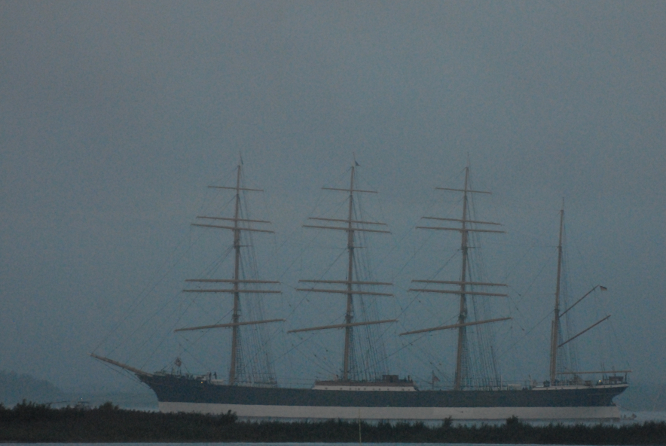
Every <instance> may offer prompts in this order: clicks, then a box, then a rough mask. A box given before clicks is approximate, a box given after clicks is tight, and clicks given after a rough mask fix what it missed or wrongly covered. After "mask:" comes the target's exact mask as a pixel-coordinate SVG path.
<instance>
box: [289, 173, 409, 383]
mask: <svg viewBox="0 0 666 446" xmlns="http://www.w3.org/2000/svg"><path fill="white" fill-rule="evenodd" d="M355 164H356V163H355ZM355 172H356V165H354V166H352V167H351V177H350V182H349V189H342V188H333V187H323V188H322V189H324V190H330V191H339V192H345V193H348V194H349V203H348V207H347V218H346V219H335V218H323V217H310V218H309V220H315V221H322V222H331V223H334V224H335V223H337V224H342V225H340V226H323V225H307V224H306V225H303V227H304V228H315V229H328V230H337V231H346V232H347V278H346V280H299V282H300V283H311V284H340V285H344V286H345V290H336V289H326V288H314V286H313V287H311V288H297V289H296V290H297V291H304V292H316V293H329V294H345V295H346V301H347V302H346V310H345V322H344V324H335V325H325V326H319V327H309V328H300V329H296V330H290V331H288V333H299V332H305V331H315V330H329V329H340V328H344V329H345V339H344V353H343V361H342V380H343V381H350V380H351V379H352V377H351V356H352V341H353V329H354V328H355V327H358V326H363V325H375V324H383V323H388V322H396V321H397V320H395V319H390V320H378V321H362V322H355V320H354V295H372V296H393V294H391V293H382V292H375V291H363V290H358V289H355V288H354V287H355V286H361V285H363V286H365V285H370V286H389V285H393V284H392V283H389V282H373V281H359V280H356V278H355V277H354V250H355V248H356V245H355V244H354V234H355V233H356V232H371V233H384V234H387V233H390V231H388V230H384V229H370V228H367V227H365V225H375V226H386V224H385V223H381V222H374V221H361V220H354V193H371V194H376V193H377V191H372V190H362V189H356V185H355Z"/></svg>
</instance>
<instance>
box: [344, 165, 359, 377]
mask: <svg viewBox="0 0 666 446" xmlns="http://www.w3.org/2000/svg"><path fill="white" fill-rule="evenodd" d="M355 170H356V167H355V166H352V168H351V180H350V183H349V212H348V214H347V254H348V256H347V280H348V282H347V312H346V313H345V324H347V326H346V327H345V353H344V361H343V367H342V379H343V381H347V380H349V356H350V347H351V340H352V329H353V327H352V326H351V325H350V324H351V323H352V319H353V318H354V314H353V311H354V306H353V304H354V302H353V300H352V299H353V297H352V281H353V280H354V276H353V275H354V228H353V227H352V216H353V212H354V172H355Z"/></svg>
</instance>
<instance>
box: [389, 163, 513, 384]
mask: <svg viewBox="0 0 666 446" xmlns="http://www.w3.org/2000/svg"><path fill="white" fill-rule="evenodd" d="M436 189H438V190H445V191H453V192H462V193H463V209H462V218H461V219H455V218H439V217H423V219H426V220H439V221H453V222H458V223H460V224H461V226H460V227H458V228H452V227H435V226H417V227H416V228H417V229H435V230H445V231H458V232H460V234H461V240H460V250H461V253H462V263H461V270H460V280H458V281H446V280H412V283H414V282H418V283H426V284H443V285H458V290H443V289H430V288H410V290H409V291H417V292H425V293H441V294H456V295H459V296H460V300H459V306H458V319H457V323H456V324H454V325H445V326H439V327H433V328H426V329H421V330H414V331H409V332H405V333H401V334H400V335H401V336H402V335H412V334H417V333H426V332H431V331H437V330H448V329H457V332H458V336H457V338H458V339H457V346H456V368H455V378H454V390H462V389H463V387H464V385H465V383H464V381H465V380H466V379H467V374H468V373H467V368H468V357H467V327H469V326H473V325H483V324H487V323H492V322H500V321H505V320H508V319H511V318H497V319H488V320H484V321H474V322H467V319H468V318H467V316H468V310H467V296H468V295H469V296H484V297H506V296H507V295H506V294H503V293H494V292H483V291H476V290H473V289H472V290H469V289H468V286H469V287H472V286H484V287H495V286H503V287H505V286H506V284H503V283H491V282H472V281H469V279H468V275H469V274H468V273H469V272H468V267H469V233H470V232H489V233H504V232H505V231H499V230H493V229H479V228H477V227H476V225H500V224H499V223H494V222H488V221H478V220H470V219H469V216H468V208H469V194H472V193H480V194H490V192H485V191H477V190H471V189H470V187H469V166H468V167H465V184H464V187H463V189H449V188H443V187H438V188H436Z"/></svg>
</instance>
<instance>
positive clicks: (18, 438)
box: [0, 402, 666, 444]
mask: <svg viewBox="0 0 666 446" xmlns="http://www.w3.org/2000/svg"><path fill="white" fill-rule="evenodd" d="M360 430H361V435H362V441H363V442H367V443H379V442H381V443H396V442H398V443H512V444H520V443H536V444H665V443H666V423H664V422H658V423H657V422H647V423H643V424H629V425H620V426H615V425H603V424H598V425H583V424H576V425H563V424H550V425H547V426H532V425H530V424H527V423H523V422H521V421H520V420H518V419H517V418H509V419H508V420H507V421H506V423H504V424H499V425H485V424H483V425H472V426H465V425H457V424H454V423H452V422H451V420H444V421H443V422H442V423H441V424H440V425H437V426H435V425H432V426H429V425H425V424H423V423H385V422H379V423H365V422H362V423H361V424H360ZM226 441H234V442H344V443H355V442H358V441H359V423H358V422H349V421H339V420H337V421H322V422H305V421H301V422H290V423H289V422H277V421H264V422H244V421H243V422H241V421H238V420H237V418H236V416H235V415H234V414H232V413H228V414H225V415H201V414H185V413H180V414H165V413H159V412H144V411H136V410H123V409H119V408H118V407H117V406H114V405H113V404H111V403H105V404H103V405H101V406H99V407H96V408H92V409H91V408H85V407H65V408H60V409H55V408H51V407H50V406H49V405H46V404H36V403H26V402H23V403H20V404H17V405H16V406H14V407H13V408H11V409H10V408H6V407H4V406H2V405H0V442H31V443H38V442H86V443H96V442H104V443H128V442H153V443H160V442H208V443H211V442H226Z"/></svg>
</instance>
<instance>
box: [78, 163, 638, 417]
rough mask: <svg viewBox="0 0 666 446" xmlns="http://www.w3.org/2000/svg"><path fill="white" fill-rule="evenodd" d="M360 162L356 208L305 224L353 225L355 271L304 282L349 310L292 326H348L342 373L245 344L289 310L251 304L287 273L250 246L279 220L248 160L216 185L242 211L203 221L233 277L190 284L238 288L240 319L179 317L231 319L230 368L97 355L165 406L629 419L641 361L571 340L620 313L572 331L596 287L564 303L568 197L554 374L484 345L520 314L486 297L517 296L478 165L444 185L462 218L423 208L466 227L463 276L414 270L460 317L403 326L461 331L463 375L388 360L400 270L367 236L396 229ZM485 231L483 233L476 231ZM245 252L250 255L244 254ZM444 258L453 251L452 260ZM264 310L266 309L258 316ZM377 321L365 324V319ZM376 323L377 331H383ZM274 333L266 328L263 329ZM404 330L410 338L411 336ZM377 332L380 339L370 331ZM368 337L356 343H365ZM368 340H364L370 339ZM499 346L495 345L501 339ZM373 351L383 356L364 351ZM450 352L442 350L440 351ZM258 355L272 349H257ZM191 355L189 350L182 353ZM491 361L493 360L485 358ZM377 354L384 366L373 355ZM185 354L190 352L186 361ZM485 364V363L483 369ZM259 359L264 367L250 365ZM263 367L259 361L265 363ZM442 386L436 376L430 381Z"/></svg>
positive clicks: (455, 361)
mask: <svg viewBox="0 0 666 446" xmlns="http://www.w3.org/2000/svg"><path fill="white" fill-rule="evenodd" d="M357 166H358V164H357V163H356V162H354V165H353V166H352V167H351V169H350V177H349V182H348V183H347V184H348V185H349V186H348V187H340V188H333V187H325V188H323V189H325V190H327V191H330V192H332V193H337V194H343V195H345V196H346V197H347V201H346V204H345V207H344V215H338V216H337V217H336V218H328V217H323V216H316V217H310V219H309V220H308V221H309V223H308V224H306V225H304V226H305V227H306V228H308V229H313V230H323V231H327V230H328V231H336V232H338V233H340V232H342V233H344V234H345V235H346V250H345V251H346V252H345V255H344V261H345V262H346V263H345V268H344V270H345V272H344V276H342V275H341V276H340V277H336V278H333V279H323V278H319V279H312V278H308V279H301V280H300V281H299V283H300V285H299V287H298V288H296V290H297V291H298V292H299V293H308V294H317V295H319V294H321V295H325V296H330V298H331V299H337V300H335V302H336V303H339V306H340V312H339V314H340V315H343V318H342V320H339V321H338V323H334V324H328V325H319V326H314V327H302V328H295V329H292V330H290V331H288V333H289V334H292V333H304V332H311V333H313V334H315V333H316V332H319V331H329V330H335V331H337V332H340V333H341V335H342V336H341V337H340V343H341V345H343V348H342V358H340V359H339V364H340V368H339V373H336V374H334V375H333V376H330V377H329V378H327V379H323V380H315V381H314V382H313V383H312V384H311V385H310V386H309V387H307V388H302V387H286V386H281V385H279V383H278V381H277V379H276V378H275V372H274V371H273V370H272V367H271V366H270V364H269V363H268V362H266V364H265V365H264V366H260V365H257V362H262V361H263V358H266V357H267V356H266V355H264V354H260V355H256V354H250V356H252V357H253V358H254V359H253V360H252V361H250V360H249V359H248V358H247V357H245V358H244V356H248V353H247V352H246V351H245V350H244V349H243V348H242V342H243V339H245V338H247V337H248V335H247V334H246V335H243V333H250V334H252V336H257V335H256V333H257V331H256V330H259V329H260V328H261V327H264V326H267V325H269V324H278V323H282V322H284V319H279V318H265V317H263V313H264V312H263V310H255V311H243V310H242V309H243V308H252V307H248V305H250V304H249V302H250V301H252V300H253V299H258V298H260V297H261V296H262V295H265V294H279V293H280V291H279V290H278V289H275V288H277V287H278V286H279V282H278V281H275V280H263V279H261V278H257V277H254V276H251V275H250V276H248V274H247V270H248V268H247V266H246V259H245V258H244V255H243V250H244V249H246V248H247V247H248V244H247V243H244V242H243V237H244V236H245V235H246V234H250V235H251V234H253V233H256V232H271V231H269V230H268V229H265V226H260V225H266V224H268V223H270V222H268V221H265V220H254V219H252V218H250V216H249V215H247V212H244V211H243V208H242V200H241V197H242V195H243V194H245V193H251V192H256V191H259V190H257V189H250V188H245V187H243V186H242V185H241V171H242V165H238V167H237V170H236V184H235V186H216V187H218V188H221V189H227V190H229V192H231V193H233V194H235V195H234V198H233V199H234V206H233V209H234V215H233V216H228V217H218V216H200V217H198V219H199V221H200V222H198V223H195V225H196V226H201V227H204V228H214V229H218V230H223V231H230V232H231V233H232V235H233V237H232V247H231V249H232V251H231V252H232V254H233V269H232V271H231V277H230V278H210V277H207V278H199V279H189V280H188V281H187V284H188V288H187V289H185V290H184V291H185V292H188V293H215V294H222V295H228V296H229V297H230V301H231V311H230V315H229V316H230V319H229V320H228V322H224V323H219V324H212V325H200V326H195V327H186V328H179V329H177V330H176V331H204V330H218V329H226V330H227V331H229V332H230V333H229V335H230V336H229V342H230V357H229V360H228V364H229V371H228V375H227V376H226V377H218V376H217V374H216V373H215V374H213V373H211V372H206V373H203V374H199V375H193V374H189V373H181V372H180V370H179V368H178V369H177V370H174V369H172V370H171V371H164V370H163V371H160V372H148V371H145V370H141V369H139V368H136V367H133V366H132V365H128V364H126V363H123V362H120V361H117V360H115V359H111V358H109V357H106V356H103V355H101V354H97V353H92V354H91V356H92V357H94V358H96V359H98V360H100V361H103V362H105V363H108V364H111V365H113V366H116V367H119V368H121V369H124V370H125V371H127V372H130V373H131V374H134V375H135V376H136V377H137V378H138V379H139V380H140V381H141V382H143V383H145V384H146V385H147V386H148V387H150V388H151V389H152V390H153V391H154V392H155V394H156V396H157V399H158V401H159V409H160V411H162V412H201V413H211V414H220V413H227V412H229V411H231V412H233V413H236V414H237V415H238V416H239V417H241V418H247V419H262V418H269V419H336V418H337V419H366V420H443V419H447V418H450V419H453V420H503V419H507V418H509V417H512V416H515V417H518V418H520V419H524V420H605V419H618V418H620V413H619V409H618V406H617V405H616V404H615V403H614V401H613V399H614V398H615V397H616V396H617V395H619V394H620V393H622V392H623V391H624V390H625V389H626V388H627V387H628V382H627V374H628V373H629V372H630V371H629V370H595V371H582V370H577V369H576V368H575V367H576V364H575V361H574V362H567V361H566V358H567V357H569V356H570V355H567V354H566V351H565V350H566V348H567V347H568V346H570V345H571V344H570V342H571V341H573V340H574V339H576V338H578V337H579V336H581V335H584V334H585V333H586V332H588V331H589V330H591V329H593V328H594V327H595V326H597V325H599V324H601V323H602V322H604V321H605V320H607V319H608V317H610V316H607V317H605V318H604V319H602V320H600V321H598V322H596V323H595V324H593V325H591V326H590V327H588V328H586V329H585V330H582V331H580V332H579V333H576V334H574V335H572V336H570V337H569V338H568V339H564V333H565V330H563V328H562V321H563V317H564V316H565V315H567V313H569V311H570V310H572V309H573V307H575V306H576V305H578V304H579V303H580V302H581V301H582V300H583V299H585V298H586V297H587V296H588V295H590V293H591V292H592V291H594V290H595V289H597V288H602V289H603V287H595V288H594V289H593V290H591V291H590V292H588V293H587V294H586V295H584V296H583V297H582V298H580V299H578V301H576V302H575V303H574V304H573V305H570V306H569V307H567V308H564V307H563V302H562V299H561V280H562V279H561V275H562V264H563V258H562V253H563V226H564V209H562V210H561V211H560V226H559V227H560V230H559V243H558V260H557V265H556V267H557V281H556V284H555V296H554V297H555V298H554V306H553V311H552V315H553V317H552V320H551V336H550V343H549V350H550V363H549V376H548V379H546V380H544V381H540V382H537V381H535V380H532V379H529V380H526V381H525V382H523V383H522V384H511V383H506V382H503V380H502V378H501V375H500V374H499V373H498V371H497V369H496V366H495V365H494V358H493V353H492V351H491V352H490V353H488V352H482V353H480V354H479V357H480V358H481V359H480V360H473V359H472V358H473V356H474V355H476V354H477V353H475V350H474V349H475V348H476V347H474V346H473V345H472V343H471V338H476V339H481V341H482V342H480V344H481V348H483V347H484V345H485V347H488V346H489V344H488V342H489V341H488V342H487V341H485V340H484V338H483V337H484V336H485V335H484V332H483V330H482V329H483V328H486V327H490V326H492V325H494V324H502V323H504V322H505V321H507V320H509V319H510V318H509V317H499V318H497V317H495V318H493V317H488V315H487V311H486V310H485V308H486V306H485V305H484V303H483V302H484V300H486V299H502V298H505V297H506V296H507V294H506V293H503V292H502V290H503V289H504V287H506V285H505V284H502V283H496V282H491V281H488V280H484V279H477V278H476V276H475V275H476V273H477V271H476V269H475V268H474V267H473V265H472V263H471V261H470V257H471V256H472V253H471V252H470V251H471V250H472V248H474V246H473V245H471V244H470V240H471V238H473V237H475V236H476V235H478V234H479V233H484V234H498V233H502V232H503V231H502V230H500V229H498V227H499V226H500V225H499V224H498V223H495V222H489V221H482V220H478V219H476V218H475V217H474V214H473V213H472V211H473V207H472V206H471V199H472V197H473V196H474V195H476V194H489V192H486V191H479V190H474V189H472V188H471V187H470V181H469V167H467V168H465V171H464V183H463V187H462V188H458V189H454V188H437V189H438V190H441V191H442V192H443V193H447V194H456V195H457V196H458V197H459V198H460V200H459V202H460V203H461V207H462V209H461V210H460V214H459V216H457V218H446V217H437V216H427V217H423V219H424V220H425V221H426V224H424V225H423V226H417V229H421V230H425V231H439V232H442V233H458V234H459V235H460V239H459V243H460V245H459V246H460V248H459V254H460V255H459V258H460V265H459V269H458V275H457V277H454V278H450V280H439V279H438V280H435V278H430V279H424V278H416V279H414V280H412V284H413V285H412V287H411V288H410V289H409V293H417V294H419V295H435V296H449V298H451V296H453V297H452V298H453V299H454V300H455V304H454V308H455V313H456V316H455V320H454V321H453V323H448V324H444V325H436V326H431V327H419V328H417V329H414V330H410V331H404V332H402V333H399V336H400V337H401V339H407V338H409V337H414V336H418V335H421V336H423V335H425V334H428V335H430V334H431V333H435V335H433V336H436V335H437V336H439V335H441V336H444V333H449V334H447V335H446V336H453V337H455V355H454V358H439V359H438V361H441V362H445V363H446V362H447V361H450V362H451V363H452V369H453V370H452V376H453V379H452V383H451V385H450V386H448V387H446V388H444V387H442V386H437V387H436V386H435V382H436V381H438V380H439V378H438V377H436V376H435V374H434V372H433V374H432V383H431V386H423V385H420V386H419V385H417V383H416V382H415V381H414V380H412V379H411V377H410V376H406V377H401V376H399V375H396V374H392V373H391V372H390V369H389V367H388V365H387V361H386V354H385V352H384V351H383V347H375V346H371V345H370V344H372V342H374V339H373V338H376V337H377V336H373V331H372V330H373V329H376V328H378V327H384V326H386V325H388V324H396V323H397V322H398V320H397V319H378V318H373V317H372V316H373V315H375V314H377V312H373V311H369V307H372V305H374V302H377V301H379V302H381V299H382V298H384V297H390V296H393V294H392V293H389V292H387V289H389V288H390V287H391V286H392V283H391V282H389V281H380V280H375V279H374V277H371V276H368V275H367V274H364V273H363V271H364V270H363V268H362V263H363V262H361V261H360V260H359V258H358V256H357V251H359V248H360V247H361V246H360V245H359V240H363V244H364V245H365V244H367V243H368V238H366V236H373V235H375V234H383V233H388V232H389V231H388V229H387V225H386V224H385V223H383V222H379V221H373V220H366V219H365V217H364V215H363V214H362V213H360V212H358V210H357V207H356V204H357V198H358V196H359V194H373V193H376V191H372V190H367V189H361V188H359V187H358V185H357V179H356V175H357V172H356V170H357ZM475 240H476V239H475ZM244 262H245V263H244ZM442 263H444V261H443V260H442ZM257 316H259V317H257ZM361 330H365V331H361ZM375 334H376V333H375ZM567 334H568V333H567ZM262 336H263V337H262ZM403 337H404V338H403ZM268 341H269V339H267V338H266V335H261V336H259V342H258V343H259V344H267V343H268ZM364 342H366V343H368V345H365V344H363V346H361V344H362V343H364ZM355 346H356V347H355ZM359 346H361V347H359ZM490 349H491V350H492V348H490ZM364 355H370V356H371V358H367V357H361V356H364ZM440 355H441V352H440ZM256 358H260V360H259V361H257V359H256ZM178 361H180V360H178ZM479 363H481V365H479ZM369 364H370V365H372V366H373V367H372V370H370V371H369V370H368V369H367V366H368V365H369ZM179 365H180V364H178V366H179ZM479 368H481V369H483V370H485V371H486V372H485V373H479V370H477V369H479ZM250 369H252V370H250ZM255 369H256V370H255ZM428 387H430V388H428Z"/></svg>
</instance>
